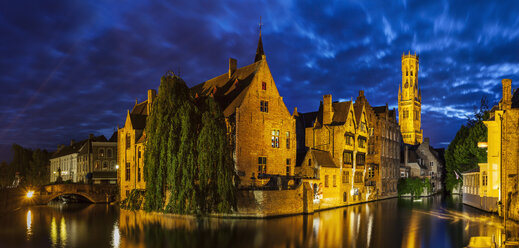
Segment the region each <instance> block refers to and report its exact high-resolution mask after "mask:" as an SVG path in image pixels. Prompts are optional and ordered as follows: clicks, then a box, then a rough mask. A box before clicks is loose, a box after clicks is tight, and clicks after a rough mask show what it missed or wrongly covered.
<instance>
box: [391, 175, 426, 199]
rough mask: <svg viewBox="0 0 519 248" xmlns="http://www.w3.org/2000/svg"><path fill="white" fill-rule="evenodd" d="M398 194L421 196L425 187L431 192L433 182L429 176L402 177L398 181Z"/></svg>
mask: <svg viewBox="0 0 519 248" xmlns="http://www.w3.org/2000/svg"><path fill="white" fill-rule="evenodd" d="M397 188H398V195H399V196H401V195H405V194H411V197H415V196H421V195H422V193H423V192H424V189H425V190H426V191H427V192H431V188H432V186H431V182H430V180H429V178H425V179H420V178H401V179H400V180H399V181H398V185H397Z"/></svg>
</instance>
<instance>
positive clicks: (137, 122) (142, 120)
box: [130, 114, 148, 129]
mask: <svg viewBox="0 0 519 248" xmlns="http://www.w3.org/2000/svg"><path fill="white" fill-rule="evenodd" d="M147 117H148V116H147V115H139V114H130V121H131V123H132V126H133V128H134V129H144V128H145V127H146V118H147Z"/></svg>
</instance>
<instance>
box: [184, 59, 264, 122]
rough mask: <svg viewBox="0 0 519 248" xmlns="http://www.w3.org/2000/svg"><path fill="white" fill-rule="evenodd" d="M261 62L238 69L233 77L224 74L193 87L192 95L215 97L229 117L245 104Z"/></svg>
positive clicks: (225, 114)
mask: <svg viewBox="0 0 519 248" xmlns="http://www.w3.org/2000/svg"><path fill="white" fill-rule="evenodd" d="M261 61H262V60H260V61H258V62H255V63H253V64H250V65H247V66H244V67H241V68H238V69H236V71H235V72H234V73H233V74H232V75H231V77H229V74H228V73H224V74H222V75H220V76H218V77H215V78H212V79H209V80H207V81H205V82H203V83H201V84H198V85H196V86H193V87H192V88H191V93H192V94H193V95H197V96H199V97H201V96H206V97H209V96H213V97H214V99H215V101H216V102H217V103H218V104H219V105H220V107H221V108H222V110H223V114H224V116H225V117H228V116H230V115H232V114H234V112H235V111H236V108H237V107H239V106H240V105H241V103H242V102H243V99H244V98H245V96H246V95H247V91H248V90H249V86H250V84H251V82H252V79H253V78H254V76H255V75H256V72H257V71H258V69H259V68H260V64H261Z"/></svg>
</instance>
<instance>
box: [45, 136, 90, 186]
mask: <svg viewBox="0 0 519 248" xmlns="http://www.w3.org/2000/svg"><path fill="white" fill-rule="evenodd" d="M84 143H85V141H81V142H75V141H74V140H71V141H70V145H69V146H65V145H60V146H58V149H57V150H56V152H54V153H53V154H52V156H51V158H50V182H51V183H54V182H56V181H57V180H58V177H59V176H61V180H62V181H70V182H73V183H77V182H78V167H77V161H78V160H77V157H78V154H79V149H80V148H81V147H82V146H83V144H84Z"/></svg>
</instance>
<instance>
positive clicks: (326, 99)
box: [323, 94, 333, 124]
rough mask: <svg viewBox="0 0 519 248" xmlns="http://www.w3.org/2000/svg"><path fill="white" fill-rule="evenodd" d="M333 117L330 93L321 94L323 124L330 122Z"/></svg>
mask: <svg viewBox="0 0 519 248" xmlns="http://www.w3.org/2000/svg"><path fill="white" fill-rule="evenodd" d="M332 118H333V110H332V95H330V94H328V95H324V96H323V124H331V123H332Z"/></svg>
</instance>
